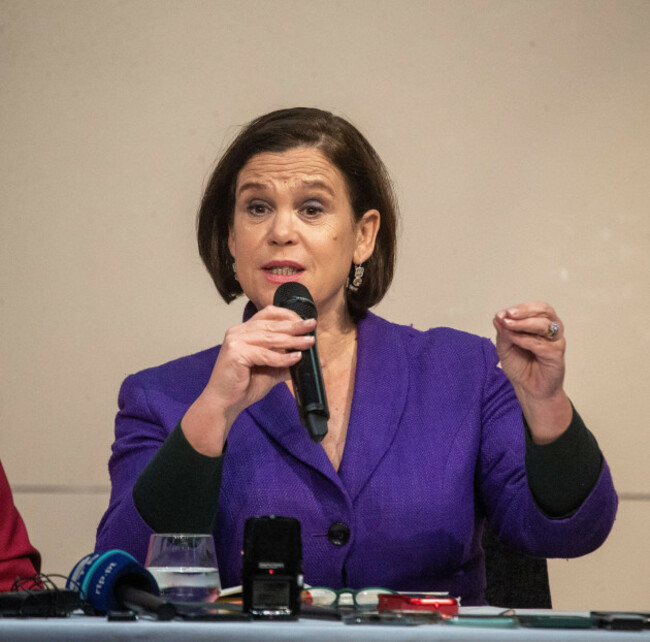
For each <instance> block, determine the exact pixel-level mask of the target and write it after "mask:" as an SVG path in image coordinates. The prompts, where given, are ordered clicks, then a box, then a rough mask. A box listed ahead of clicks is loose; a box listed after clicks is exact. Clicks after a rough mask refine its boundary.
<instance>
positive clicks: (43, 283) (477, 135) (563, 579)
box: [0, 0, 650, 609]
mask: <svg viewBox="0 0 650 642" xmlns="http://www.w3.org/2000/svg"><path fill="white" fill-rule="evenodd" d="M649 62H650V2H648V1H647V0H535V1H532V0H531V1H526V0H492V1H490V0H427V1H421V0H419V1H415V0H405V1H398V0H395V1H391V0H307V1H305V0H275V1H273V0H266V1H264V0H239V1H238V2H231V1H230V0H228V1H223V0H209V1H204V0H192V1H189V0H187V1H171V0H157V1H154V0H131V1H129V2H123V1H120V0H103V1H101V2H100V1H99V0H97V1H90V0H76V1H73V0H43V1H35V0H0V87H1V89H0V101H1V102H0V105H1V107H0V175H1V177H2V180H1V181H0V217H1V218H0V224H1V228H0V233H1V236H0V238H1V244H2V249H1V258H0V261H1V263H0V268H1V269H0V283H1V286H0V314H1V320H2V321H1V322H2V332H1V333H0V350H1V353H0V358H1V364H2V365H1V368H2V369H1V379H0V423H1V429H0V458H1V459H2V461H3V463H4V465H5V468H6V470H7V473H8V476H9V479H10V481H11V483H12V486H13V488H14V492H15V499H16V502H17V504H18V506H19V508H20V510H21V512H22V513H23V516H24V518H25V520H26V522H27V526H28V529H29V532H30V535H31V537H32V540H33V542H34V543H35V544H36V545H37V546H38V547H39V548H40V549H41V551H42V553H43V558H44V570H45V571H47V572H51V573H53V572H59V573H64V574H67V573H68V572H69V570H70V569H71V568H72V566H73V564H74V563H75V562H76V561H77V559H78V558H80V557H82V556H83V555H84V554H86V553H88V552H90V551H91V550H92V548H93V544H94V530H95V527H96V525H97V522H98V520H99V518H100V516H101V514H102V513H103V511H104V509H105V507H106V505H107V499H108V487H109V480H108V474H107V460H108V457H109V454H110V444H111V442H112V436H113V435H112V431H113V417H114V415H115V412H116V409H117V404H116V399H117V391H118V388H119V385H120V383H121V381H122V379H123V378H124V377H125V376H126V375H127V374H129V373H132V372H135V371H137V370H140V369H142V368H145V367H148V366H153V365H157V364H159V363H162V362H164V361H168V360H170V359H172V358H175V357H178V356H181V355H184V354H188V353H190V352H194V351H197V350H200V349H203V348H205V347H208V346H210V345H214V344H217V343H220V342H221V340H222V337H223V334H224V331H225V330H226V328H228V327H229V326H230V325H232V324H234V323H236V322H238V321H239V320H240V318H241V312H242V308H243V303H242V302H241V301H238V302H235V303H233V304H231V305H230V306H227V305H225V304H224V303H223V302H222V301H221V300H220V299H219V298H218V295H217V293H216V291H215V290H214V288H213V286H212V283H211V281H210V279H209V277H208V275H207V273H206V272H205V270H204V269H203V266H202V264H201V262H200V259H199V257H198V253H197V250H196V242H195V238H194V228H195V223H194V219H195V214H196V210H197V207H198V203H199V200H200V197H201V190H202V187H203V185H204V183H205V181H206V178H207V176H208V175H209V172H210V170H211V168H212V167H213V165H214V162H215V160H216V158H217V157H218V155H219V154H220V152H221V151H222V150H223V149H224V146H225V145H226V144H227V142H228V141H230V140H231V139H232V137H233V136H234V135H235V133H236V131H237V130H238V128H239V127H240V126H241V125H243V124H244V123H246V122H247V121H248V120H250V119H251V118H253V117H255V116H257V115H259V114H261V113H264V112H267V111H270V110H272V109H276V108H280V107H288V106H296V105H304V106H318V107H321V108H325V109H331V110H333V111H334V112H335V113H337V114H339V115H342V116H345V117H347V118H349V119H350V120H352V122H354V123H355V124H356V125H357V126H358V127H359V128H360V129H361V130H362V131H363V132H364V133H365V134H366V135H367V137H368V138H369V140H370V141H371V142H372V143H373V144H374V145H375V147H376V149H377V150H378V152H379V153H380V155H381V156H382V157H383V159H384V161H385V162H386V164H387V166H388V168H389V170H390V171H391V174H392V176H393V179H394V181H395V184H396V188H397V193H398V196H399V199H400V205H401V211H402V228H401V234H400V241H399V255H398V265H397V274H396V278H395V281H394V285H393V287H392V289H391V290H390V292H389V294H388V296H387V297H386V299H385V300H384V301H383V302H382V303H381V304H380V306H379V307H378V308H377V311H378V313H379V314H381V315H383V316H385V317H387V318H389V319H391V320H393V321H396V322H401V323H413V324H414V325H415V326H416V327H419V328H427V327H431V326H438V325H448V326H453V327H456V328H459V329H463V330H468V331H471V332H475V333H477V334H481V335H483V336H489V337H493V334H494V332H493V329H492V324H491V319H492V316H493V314H494V313H495V312H496V311H497V310H499V309H501V308H503V307H505V306H508V305H511V304H514V303H519V302H522V301H527V300H535V299H541V300H547V301H549V302H550V303H551V304H552V305H554V307H555V308H556V309H557V311H558V312H559V314H560V316H561V317H562V319H563V320H564V322H565V324H566V327H567V330H566V334H567V340H568V353H567V359H568V372H567V380H566V386H567V390H568V392H569V394H570V396H571V397H572V399H573V401H574V403H575V404H576V406H577V407H578V408H579V409H580V412H581V414H582V415H583V417H584V418H585V420H586V421H587V423H588V425H589V426H590V427H591V429H592V431H593V432H594V433H595V434H596V436H597V438H598V440H599V443H600V445H601V447H602V449H603V451H604V453H605V455H606V457H607V458H608V461H609V463H610V465H611V468H612V471H613V475H614V479H615V482H616V485H617V488H618V491H619V493H620V494H621V504H620V510H619V516H618V519H617V522H616V525H615V527H614V530H613V532H612V535H611V536H610V538H609V540H608V541H607V542H606V543H605V545H604V546H603V547H602V548H601V549H600V550H599V551H597V552H596V553H593V554H592V555H589V556H587V557H585V558H581V559H579V560H572V561H569V562H566V561H563V560H558V561H552V562H551V563H550V568H551V580H552V591H553V597H554V604H555V606H556V607H558V608H637V609H641V608H645V609H648V608H650V602H649V600H650V597H649V596H650V590H649V588H650V581H649V580H648V574H647V568H649V567H650V550H649V548H650V545H649V544H648V537H647V533H648V531H650V471H649V466H648V463H649V459H650V458H649V452H650V432H649V431H648V427H647V417H648V412H647V397H648V392H649V388H650V386H649V384H650V365H649V360H648V353H649V347H650V305H649V301H648V291H649V284H650V217H649V211H648V210H649V207H648V203H649V202H650V151H649V150H650V133H649V114H650V74H649V73H648V69H649Z"/></svg>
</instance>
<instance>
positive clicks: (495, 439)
mask: <svg viewBox="0 0 650 642" xmlns="http://www.w3.org/2000/svg"><path fill="white" fill-rule="evenodd" d="M217 350H218V348H212V349H210V350H206V351H204V352H200V353H198V354H195V355H190V356H188V357H184V358H181V359H178V360H176V361H172V362H170V363H167V364H164V365H162V366H160V367H157V368H151V369H149V370H145V371H143V372H140V373H138V374H136V375H132V376H130V377H128V378H127V379H126V380H125V382H124V383H123V385H122V389H121V391H120V396H119V407H120V410H119V412H118V415H117V419H116V426H115V443H114V444H113V454H112V456H111V459H110V462H109V470H110V475H111V480H112V493H111V499H110V505H109V507H108V510H107V512H106V514H105V515H104V517H103V519H102V521H101V523H100V525H99V528H98V532H97V544H96V548H97V550H107V549H111V548H121V549H124V550H127V551H129V552H130V553H132V554H133V555H134V556H135V557H136V558H138V559H140V560H144V557H145V554H146V550H147V543H148V538H149V535H150V533H151V529H150V528H149V527H148V526H147V524H146V523H145V522H144V520H143V519H142V518H141V517H140V515H139V513H138V511H137V510H136V508H135V507H134V504H133V499H132V489H133V485H134V483H135V481H136V479H137V477H138V475H139V474H140V472H141V471H142V470H143V469H144V467H145V466H146V465H147V463H148V462H149V461H150V460H151V458H152V457H153V456H154V454H155V452H156V451H157V450H158V448H159V447H160V445H161V444H162V443H163V441H164V440H165V438H166V437H167V435H168V434H169V433H170V432H171V431H172V430H173V429H174V427H175V426H176V424H177V423H178V421H179V420H180V419H181V418H182V417H183V415H184V414H185V412H186V410H187V409H188V407H189V406H190V404H191V403H192V402H193V401H194V400H195V399H196V398H197V397H198V395H199V394H200V393H201V391H202V390H203V388H204V386H205V385H206V383H207V381H208V378H209V376H210V373H211V371H212V367H213V365H214V361H215V358H216V356H217ZM497 362H498V359H497V355H496V351H495V349H494V346H493V345H492V343H491V342H490V341H489V340H487V339H482V338H479V337H476V336H474V335H470V334H466V333H463V332H459V331H456V330H451V329H448V328H437V329H433V330H429V331H426V332H422V331H419V330H415V329H414V328H412V327H408V326H399V325H396V324H392V323H389V322H387V321H385V320H383V319H381V318H379V317H377V316H375V315H373V314H368V316H367V317H366V319H364V320H363V321H361V322H360V324H359V330H358V359H357V372H356V380H355V389H354V398H353V401H352V409H351V413H350V422H349V428H348V434H347V441H346V444H345V451H344V453H343V459H342V461H341V466H340V469H339V471H338V473H337V472H335V471H334V469H333V467H332V465H331V463H330V461H329V460H328V458H327V456H326V455H325V452H324V450H323V449H322V447H321V446H320V445H318V444H314V443H312V442H311V441H310V439H309V436H308V433H307V431H306V430H305V429H304V428H303V427H302V426H301V425H300V420H299V418H298V413H297V409H296V403H295V400H294V399H293V397H292V396H291V394H290V392H289V390H288V388H287V386H286V385H285V384H279V385H277V386H276V387H275V388H273V389H272V390H271V391H270V392H269V393H268V394H267V395H266V397H264V398H263V399H262V400H260V401H259V402H258V403H256V404H254V405H252V406H250V407H249V408H248V409H246V410H245V411H244V412H242V413H241V414H240V415H239V417H238V418H237V420H236V421H235V423H234V424H233V426H232V429H231V431H230V434H229V436H228V449H227V452H226V454H225V459H224V467H223V477H222V484H221V494H220V499H219V511H218V516H217V522H216V524H217V525H216V528H215V532H214V536H215V542H216V547H217V556H218V560H219V566H220V571H221V578H222V584H223V586H232V585H236V584H240V583H241V549H242V542H243V526H244V521H245V520H246V518H248V517H250V516H254V515H271V514H275V515H283V516H290V517H296V518H298V519H299V520H300V522H301V524H302V539H303V555H304V571H305V581H306V582H307V583H308V584H311V585H314V586H319V585H324V586H331V587H334V588H338V587H341V586H349V587H357V588H360V587H364V586H383V587H387V588H393V589H401V590H445V591H450V592H451V593H452V594H453V595H459V596H461V597H462V599H463V603H464V604H482V603H484V600H485V598H484V591H485V570H484V560H483V552H482V549H481V535H482V529H483V524H484V521H485V520H486V519H488V520H489V522H490V523H491V524H492V526H493V528H494V530H495V531H496V533H497V535H498V536H499V538H500V539H501V540H502V541H505V542H507V543H509V544H511V545H513V546H515V547H517V548H519V549H521V550H523V551H525V552H528V553H529V554H531V555H535V556H542V557H575V556H579V555H583V554H585V553H589V552H590V551H593V550H594V549H595V548H597V547H598V546H599V545H600V544H601V543H602V542H603V541H604V540H605V538H606V537H607V535H608V533H609V531H610V529H611V527H612V524H613V522H614V517H615V514H616V506H617V498H616V493H615V491H614V487H613V483H612V479H611V476H610V472H609V469H608V467H607V464H606V463H603V468H602V471H601V474H600V477H599V479H598V482H597V483H596V485H595V487H594V488H593V490H592V492H591V493H590V495H589V496H588V497H587V499H586V500H585V501H584V502H583V504H582V506H581V507H580V508H579V509H578V510H577V511H576V512H575V513H574V514H573V515H571V516H570V517H568V518H566V519H549V518H547V517H546V516H545V515H544V513H543V512H542V511H541V510H540V509H539V508H538V507H537V505H536V503H535V501H534V500H533V497H532V496H531V493H530V491H529V489H528V485H527V481H526V473H525V466H524V454H525V435H524V427H523V422H522V415H521V408H520V406H519V404H518V402H517V399H516V397H515V394H514V391H513V389H512V386H511V385H510V383H509V381H508V380H507V379H506V377H505V375H504V374H503V372H502V371H501V370H500V369H499V368H498V367H497Z"/></svg>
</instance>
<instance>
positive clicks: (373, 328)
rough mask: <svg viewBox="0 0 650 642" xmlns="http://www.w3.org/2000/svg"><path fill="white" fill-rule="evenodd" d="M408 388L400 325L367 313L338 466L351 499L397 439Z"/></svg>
mask: <svg viewBox="0 0 650 642" xmlns="http://www.w3.org/2000/svg"><path fill="white" fill-rule="evenodd" d="M408 387H409V368H408V360H407V358H406V352H405V349H404V347H403V345H402V342H401V338H400V336H399V333H398V332H397V330H396V327H395V326H394V325H392V324H390V323H388V322H387V321H384V320H383V319H380V318H379V317H377V316H375V315H373V314H371V313H368V314H367V316H366V318H365V319H364V320H363V321H361V322H360V323H359V331H358V345H357V369H356V376H355V384H354V397H353V400H352V408H351V411H350V422H349V425H348V434H347V438H346V442H345V450H344V451H343V459H342V461H341V466H340V468H339V477H340V478H341V480H342V482H343V485H344V486H345V488H346V490H347V491H348V494H349V496H350V499H351V500H352V501H354V500H355V498H356V497H357V496H358V495H359V493H360V492H361V490H362V489H363V487H364V486H365V485H366V483H367V482H368V480H369V479H370V477H371V476H372V475H373V473H374V471H375V469H376V468H377V466H378V465H379V463H380V462H381V460H382V458H383V457H384V455H385V453H386V451H387V450H388V448H389V447H390V445H391V443H392V442H393V439H394V438H395V435H396V433H397V429H398V427H399V423H400V418H401V416H402V412H403V411H404V406H405V403H406V396H407V392H408Z"/></svg>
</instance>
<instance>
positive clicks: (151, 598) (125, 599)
mask: <svg viewBox="0 0 650 642" xmlns="http://www.w3.org/2000/svg"><path fill="white" fill-rule="evenodd" d="M115 596H116V597H117V599H118V601H119V602H120V603H121V604H123V605H124V606H125V607H126V608H128V609H131V610H132V611H135V612H136V613H154V614H155V615H156V616H157V617H158V619H159V620H164V621H167V620H172V619H174V617H176V607H175V606H174V605H173V604H172V603H171V602H167V601H166V600H163V599H162V598H161V597H158V596H157V595H153V594H152V593H148V592H147V591H143V590H141V589H138V588H134V587H133V586H126V585H125V584H118V585H117V586H116V587H115Z"/></svg>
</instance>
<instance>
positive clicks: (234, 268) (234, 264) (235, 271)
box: [232, 261, 239, 283]
mask: <svg viewBox="0 0 650 642" xmlns="http://www.w3.org/2000/svg"><path fill="white" fill-rule="evenodd" d="M232 273H233V276H234V277H235V281H237V283H239V279H238V278H237V264H236V263H235V262H234V261H233V262H232Z"/></svg>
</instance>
